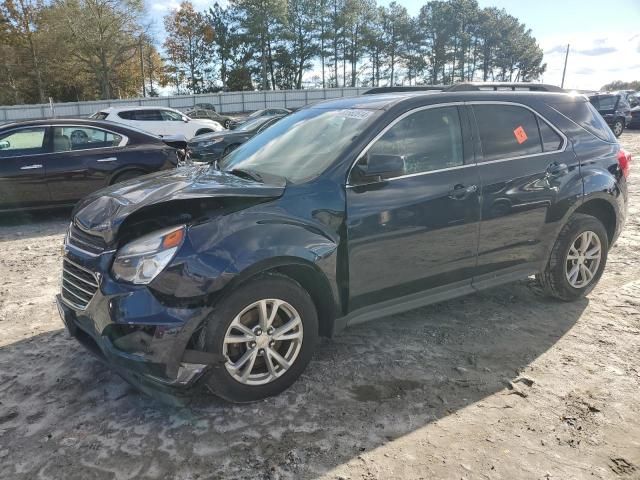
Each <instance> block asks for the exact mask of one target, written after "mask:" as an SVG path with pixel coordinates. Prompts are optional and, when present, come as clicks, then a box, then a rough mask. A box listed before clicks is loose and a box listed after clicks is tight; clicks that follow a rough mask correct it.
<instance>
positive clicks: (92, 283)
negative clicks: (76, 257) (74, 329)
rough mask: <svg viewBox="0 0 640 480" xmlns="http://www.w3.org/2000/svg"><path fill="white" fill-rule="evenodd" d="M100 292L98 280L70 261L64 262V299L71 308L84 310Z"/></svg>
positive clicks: (89, 272)
mask: <svg viewBox="0 0 640 480" xmlns="http://www.w3.org/2000/svg"><path fill="white" fill-rule="evenodd" d="M97 291H98V280H97V279H96V276H95V275H94V274H93V273H92V272H91V271H89V270H86V269H84V268H82V267H80V266H78V265H76V264H75V263H71V262H70V261H69V260H63V262H62V298H63V299H64V300H65V301H66V302H67V303H68V304H69V305H71V306H73V307H76V308H78V309H80V310H84V309H85V308H87V305H89V302H90V301H91V299H92V298H93V296H94V295H95V294H96V292H97Z"/></svg>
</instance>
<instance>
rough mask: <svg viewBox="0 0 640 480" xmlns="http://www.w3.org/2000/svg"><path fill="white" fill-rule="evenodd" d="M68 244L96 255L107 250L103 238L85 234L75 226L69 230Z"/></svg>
mask: <svg viewBox="0 0 640 480" xmlns="http://www.w3.org/2000/svg"><path fill="white" fill-rule="evenodd" d="M67 243H68V244H69V245H73V246H74V247H78V248H79V249H81V250H84V251H85V252H89V253H94V254H101V253H102V252H104V251H105V250H106V249H107V244H106V242H105V241H104V240H103V239H102V238H101V237H98V236H96V235H90V234H88V233H85V232H83V231H82V230H80V229H79V228H78V227H76V226H75V225H71V227H70V228H69V237H68V239H67Z"/></svg>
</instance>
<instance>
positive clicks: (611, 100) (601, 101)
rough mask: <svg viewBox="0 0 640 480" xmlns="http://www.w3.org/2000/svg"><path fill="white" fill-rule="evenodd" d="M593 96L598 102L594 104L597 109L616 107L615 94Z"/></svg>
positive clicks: (604, 109)
mask: <svg viewBox="0 0 640 480" xmlns="http://www.w3.org/2000/svg"><path fill="white" fill-rule="evenodd" d="M595 98H596V99H597V102H598V104H597V105H595V104H594V107H596V108H597V109H598V110H602V111H606V110H614V109H615V108H616V103H617V101H618V97H617V96H615V95H600V96H598V97H595Z"/></svg>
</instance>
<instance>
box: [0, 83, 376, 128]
mask: <svg viewBox="0 0 640 480" xmlns="http://www.w3.org/2000/svg"><path fill="white" fill-rule="evenodd" d="M367 90H369V88H325V89H311V90H267V91H261V92H230V93H212V94H202V95H180V96H174V97H147V98H133V99H128V100H98V101H92V102H69V103H53V104H38V105H16V106H11V107H0V123H6V122H13V121H18V120H35V119H40V118H53V117H56V118H77V117H87V116H89V115H91V114H92V113H94V112H97V111H98V110H102V109H104V108H108V107H123V106H139V105H143V106H161V107H172V108H177V109H178V110H186V109H188V108H190V107H193V105H195V104H196V103H212V104H213V105H215V107H216V110H217V111H218V112H220V113H234V112H251V111H253V110H259V109H261V108H274V107H284V108H299V107H303V106H305V105H307V104H309V103H314V102H317V101H320V100H325V99H328V98H340V97H352V96H356V95H360V94H361V93H363V92H366V91H367Z"/></svg>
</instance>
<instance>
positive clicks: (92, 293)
mask: <svg viewBox="0 0 640 480" xmlns="http://www.w3.org/2000/svg"><path fill="white" fill-rule="evenodd" d="M65 273H69V272H68V271H65V272H63V273H62V288H65V286H64V282H67V284H68V285H71V286H72V287H75V288H77V289H78V290H80V291H81V292H84V293H86V294H87V295H90V296H91V297H93V296H94V295H95V294H96V292H90V291H89V290H85V289H84V288H82V287H81V286H80V285H77V284H75V283H73V282H72V281H71V280H69V279H68V278H64V274H65ZM76 278H77V277H76ZM78 298H80V297H78ZM89 300H91V299H89Z"/></svg>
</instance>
